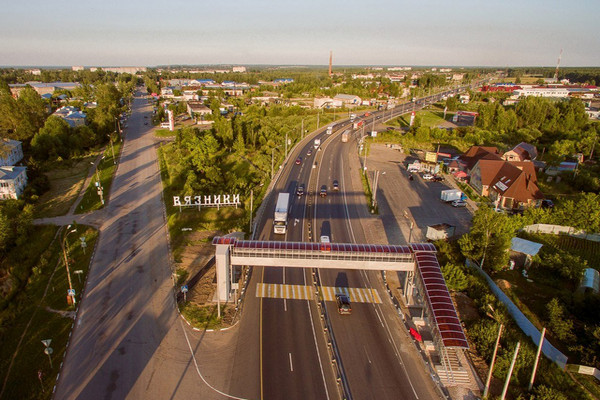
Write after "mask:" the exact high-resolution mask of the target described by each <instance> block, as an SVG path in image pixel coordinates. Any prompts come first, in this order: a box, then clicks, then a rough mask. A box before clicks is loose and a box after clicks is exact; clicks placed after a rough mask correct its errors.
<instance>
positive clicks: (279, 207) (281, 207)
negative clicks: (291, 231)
mask: <svg viewBox="0 0 600 400" xmlns="http://www.w3.org/2000/svg"><path fill="white" fill-rule="evenodd" d="M289 207H290V194H289V193H279V195H278V196H277V203H276V204H275V215H274V216H273V232H274V233H278V234H282V235H283V234H285V232H286V231H287V220H288V211H289Z"/></svg>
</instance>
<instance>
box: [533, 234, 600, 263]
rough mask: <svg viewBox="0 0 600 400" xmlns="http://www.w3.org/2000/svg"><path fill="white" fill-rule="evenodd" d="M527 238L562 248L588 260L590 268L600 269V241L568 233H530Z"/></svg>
mask: <svg viewBox="0 0 600 400" xmlns="http://www.w3.org/2000/svg"><path fill="white" fill-rule="evenodd" d="M527 239H530V240H533V241H535V242H538V243H542V244H543V245H544V246H549V247H552V248H555V249H562V250H565V251H568V252H569V253H571V254H574V255H577V256H579V257H581V258H582V259H584V260H587V262H588V266H589V267H590V268H595V269H597V270H599V271H600V242H593V241H591V240H585V239H579V238H576V237H572V236H568V235H549V234H542V233H530V234H528V235H527Z"/></svg>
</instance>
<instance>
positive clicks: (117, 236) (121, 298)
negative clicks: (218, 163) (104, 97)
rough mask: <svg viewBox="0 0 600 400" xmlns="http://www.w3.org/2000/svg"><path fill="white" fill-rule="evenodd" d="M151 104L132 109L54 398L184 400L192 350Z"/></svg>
mask: <svg viewBox="0 0 600 400" xmlns="http://www.w3.org/2000/svg"><path fill="white" fill-rule="evenodd" d="M144 115H150V107H149V106H148V105H147V104H146V102H145V100H143V99H142V98H141V97H139V96H138V97H136V98H135V100H134V101H133V112H132V115H131V117H130V121H129V128H128V132H127V135H126V139H125V141H124V146H123V151H122V154H121V158H120V163H119V166H118V169H117V172H116V175H115V177H114V181H113V185H112V190H111V193H110V196H108V198H109V202H108V204H107V206H106V208H105V210H103V212H102V215H103V216H104V221H103V223H102V225H101V228H100V238H99V240H98V244H97V247H96V253H95V256H94V258H93V261H92V265H91V269H90V273H89V276H88V281H87V284H86V285H87V286H86V292H85V296H84V299H83V301H82V303H81V306H80V309H79V312H78V318H77V320H76V324H75V328H74V330H73V332H72V335H71V339H70V344H69V347H68V350H67V354H66V358H65V361H64V365H63V367H62V370H61V374H60V377H59V380H58V384H57V387H56V393H55V395H54V398H55V399H86V400H88V399H103V400H107V399H126V398H129V399H142V398H156V399H168V398H185V397H186V396H187V395H189V396H191V395H193V394H194V393H195V391H194V389H195V387H197V378H195V377H194V376H193V375H192V374H188V375H186V371H187V369H188V368H189V365H190V351H189V348H188V347H187V344H186V342H185V340H184V338H183V336H182V334H181V330H182V327H181V325H180V322H179V319H178V317H177V313H176V308H175V302H174V296H173V289H172V287H173V282H172V279H171V270H170V267H169V252H168V243H167V228H166V224H165V219H164V214H163V213H164V206H163V203H162V200H161V196H162V186H161V180H160V174H159V169H158V165H157V162H156V150H155V145H154V141H153V138H152V134H151V132H150V129H151V125H148V126H146V125H144V124H143V121H144V118H143V116H144ZM175 394H176V395H175Z"/></svg>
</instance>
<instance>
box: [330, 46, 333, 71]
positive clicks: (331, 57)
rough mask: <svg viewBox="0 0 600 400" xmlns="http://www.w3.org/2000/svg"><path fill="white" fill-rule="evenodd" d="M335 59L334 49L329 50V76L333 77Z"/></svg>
mask: <svg viewBox="0 0 600 400" xmlns="http://www.w3.org/2000/svg"><path fill="white" fill-rule="evenodd" d="M332 60H333V51H331V50H330V51H329V77H331V75H332V73H331V61H332Z"/></svg>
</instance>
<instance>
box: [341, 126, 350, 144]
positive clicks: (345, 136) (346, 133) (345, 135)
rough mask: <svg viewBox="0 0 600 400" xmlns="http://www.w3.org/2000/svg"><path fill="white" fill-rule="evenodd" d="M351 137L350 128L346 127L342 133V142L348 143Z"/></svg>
mask: <svg viewBox="0 0 600 400" xmlns="http://www.w3.org/2000/svg"><path fill="white" fill-rule="evenodd" d="M349 137H350V129H346V130H345V131H344V133H342V143H347V142H348V138H349Z"/></svg>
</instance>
